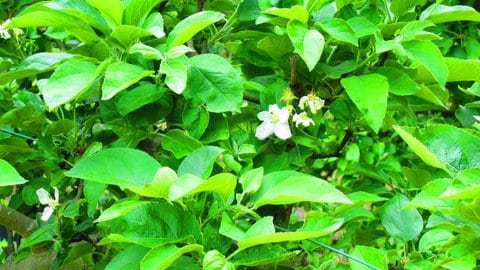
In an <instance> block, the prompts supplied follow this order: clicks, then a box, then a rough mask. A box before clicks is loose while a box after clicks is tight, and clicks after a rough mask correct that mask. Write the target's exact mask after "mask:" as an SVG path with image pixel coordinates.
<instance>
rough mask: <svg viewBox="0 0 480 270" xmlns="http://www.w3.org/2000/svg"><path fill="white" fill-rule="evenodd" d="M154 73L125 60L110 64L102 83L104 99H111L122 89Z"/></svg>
mask: <svg viewBox="0 0 480 270" xmlns="http://www.w3.org/2000/svg"><path fill="white" fill-rule="evenodd" d="M153 73H154V72H153V71H151V70H144V69H143V68H141V67H139V66H135V65H132V64H128V63H125V62H117V63H113V64H111V65H109V66H108V67H107V70H106V72H105V80H104V82H103V85H102V100H108V99H111V98H112V97H113V96H115V95H116V94H117V93H119V92H120V91H122V90H124V89H126V88H128V87H129V86H131V85H133V84H135V83H136V82H138V81H140V80H141V79H143V78H145V77H147V76H150V75H152V74H153Z"/></svg>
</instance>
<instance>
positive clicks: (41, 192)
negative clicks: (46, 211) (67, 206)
mask: <svg viewBox="0 0 480 270" xmlns="http://www.w3.org/2000/svg"><path fill="white" fill-rule="evenodd" d="M36 193H37V196H38V201H40V203H41V204H43V205H46V204H48V203H49V202H50V201H51V200H52V199H51V198H50V194H48V191H46V190H45V189H44V188H40V189H37V192H36Z"/></svg>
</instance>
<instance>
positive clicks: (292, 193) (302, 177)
mask: <svg viewBox="0 0 480 270" xmlns="http://www.w3.org/2000/svg"><path fill="white" fill-rule="evenodd" d="M292 186H294V187H295V188H294V189H292ZM250 202H251V203H252V204H254V208H258V207H260V206H262V205H267V204H291V203H296V202H328V203H333V202H337V203H351V201H350V200H349V199H348V198H347V197H346V196H345V195H344V194H343V193H342V192H340V191H338V190H337V189H335V187H334V186H332V185H331V184H330V183H328V182H327V181H325V180H322V179H320V178H317V177H314V176H311V175H308V174H303V173H299V172H295V171H278V172H272V173H269V174H267V175H265V176H264V178H263V180H262V185H261V186H260V189H259V190H258V191H257V192H256V193H254V194H253V195H252V198H251V201H250Z"/></svg>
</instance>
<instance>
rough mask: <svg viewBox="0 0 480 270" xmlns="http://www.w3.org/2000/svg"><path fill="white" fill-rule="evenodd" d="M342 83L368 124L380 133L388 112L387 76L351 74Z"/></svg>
mask: <svg viewBox="0 0 480 270" xmlns="http://www.w3.org/2000/svg"><path fill="white" fill-rule="evenodd" d="M341 84H342V86H343V87H345V90H346V91H347V94H348V96H349V97H350V99H351V100H352V101H353V103H355V105H356V106H357V108H358V110H359V111H360V112H361V113H362V114H363V116H364V117H365V121H366V122H367V124H368V125H369V126H370V127H371V128H372V129H373V131H374V132H376V133H378V131H379V130H380V127H381V126H382V124H383V119H384V118H385V114H386V113H387V98H388V90H389V85H388V80H387V78H386V77H384V76H382V75H380V74H368V75H361V76H351V77H347V78H344V79H342V80H341Z"/></svg>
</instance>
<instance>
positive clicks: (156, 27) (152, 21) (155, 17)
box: [142, 12, 165, 38]
mask: <svg viewBox="0 0 480 270" xmlns="http://www.w3.org/2000/svg"><path fill="white" fill-rule="evenodd" d="M142 28H143V29H145V30H147V31H149V32H150V33H151V34H152V35H154V36H155V37H156V38H162V37H164V36H165V32H164V31H163V17H162V15H161V14H160V13H158V12H155V13H152V14H150V15H148V17H147V19H146V20H145V22H144V23H143V25H142Z"/></svg>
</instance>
